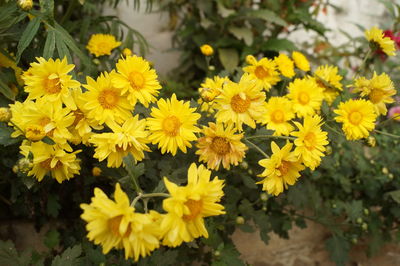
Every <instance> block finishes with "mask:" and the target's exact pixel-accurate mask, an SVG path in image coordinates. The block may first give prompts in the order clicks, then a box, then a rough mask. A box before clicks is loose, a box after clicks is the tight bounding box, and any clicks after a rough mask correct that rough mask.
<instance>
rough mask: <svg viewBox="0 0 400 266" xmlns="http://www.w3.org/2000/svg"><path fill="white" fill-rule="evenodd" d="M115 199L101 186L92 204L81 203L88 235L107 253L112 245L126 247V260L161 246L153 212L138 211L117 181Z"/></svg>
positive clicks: (95, 191)
mask: <svg viewBox="0 0 400 266" xmlns="http://www.w3.org/2000/svg"><path fill="white" fill-rule="evenodd" d="M114 199H115V200H111V199H109V198H108V197H107V195H106V194H104V192H103V191H102V190H101V189H99V188H95V189H94V197H92V199H91V202H90V204H81V206H80V207H81V209H82V210H83V213H82V215H81V218H82V219H83V220H84V221H85V222H87V225H86V230H87V231H88V234H87V237H88V239H89V240H90V241H93V242H94V243H95V244H96V245H101V246H102V248H103V253H104V254H107V253H108V252H109V251H110V250H111V249H112V248H115V249H122V248H123V249H124V250H125V259H128V258H133V259H134V260H135V261H138V259H139V256H142V257H145V256H147V255H149V254H150V252H151V251H153V250H154V249H156V248H158V247H159V245H160V243H159V240H158V238H159V229H158V228H157V226H156V224H155V223H154V222H153V219H152V214H142V213H136V212H135V209H134V207H131V206H130V202H129V198H128V196H127V195H126V194H125V192H124V191H122V189H121V187H120V185H119V184H118V183H117V184H116V186H115V192H114ZM151 213H152V212H151Z"/></svg>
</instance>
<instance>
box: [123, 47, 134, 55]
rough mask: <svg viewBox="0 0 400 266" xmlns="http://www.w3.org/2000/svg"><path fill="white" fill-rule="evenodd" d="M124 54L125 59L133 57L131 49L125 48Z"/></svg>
mask: <svg viewBox="0 0 400 266" xmlns="http://www.w3.org/2000/svg"><path fill="white" fill-rule="evenodd" d="M122 54H123V55H124V56H125V57H128V56H131V55H132V50H131V49H129V48H125V49H124V50H122Z"/></svg>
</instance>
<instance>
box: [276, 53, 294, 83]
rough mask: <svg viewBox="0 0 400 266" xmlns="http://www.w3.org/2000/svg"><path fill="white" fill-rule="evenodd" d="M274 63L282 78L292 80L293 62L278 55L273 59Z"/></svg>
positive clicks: (284, 56) (283, 55)
mask: <svg viewBox="0 0 400 266" xmlns="http://www.w3.org/2000/svg"><path fill="white" fill-rule="evenodd" d="M274 61H275V63H276V64H277V66H278V69H279V72H281V74H282V75H283V76H285V77H288V78H292V77H293V76H294V75H295V72H294V62H293V61H292V60H291V59H290V58H289V57H288V56H287V55H285V54H279V56H277V57H275V58H274Z"/></svg>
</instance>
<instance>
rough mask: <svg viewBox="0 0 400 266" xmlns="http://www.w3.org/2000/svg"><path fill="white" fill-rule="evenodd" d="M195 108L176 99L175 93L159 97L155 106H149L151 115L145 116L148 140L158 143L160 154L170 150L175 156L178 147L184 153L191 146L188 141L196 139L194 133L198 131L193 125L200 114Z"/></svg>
mask: <svg viewBox="0 0 400 266" xmlns="http://www.w3.org/2000/svg"><path fill="white" fill-rule="evenodd" d="M195 110H196V108H190V103H189V102H184V101H178V100H177V99H176V95H175V94H173V95H172V97H171V98H170V99H167V100H164V99H160V100H159V101H158V102H157V108H156V107H153V108H151V114H150V116H151V117H150V118H147V125H148V128H149V131H150V132H151V134H150V136H149V140H150V141H151V142H152V143H153V144H158V148H159V149H161V153H162V154H164V153H165V152H170V153H172V155H174V156H175V154H176V151H177V150H178V148H179V149H180V150H181V151H183V152H184V153H186V147H189V148H190V147H192V145H191V144H190V141H193V140H196V139H197V137H196V135H195V134H194V133H196V132H199V131H200V129H199V128H198V127H196V126H195V125H196V123H197V120H198V119H199V118H200V114H198V113H195V112H194V111H195Z"/></svg>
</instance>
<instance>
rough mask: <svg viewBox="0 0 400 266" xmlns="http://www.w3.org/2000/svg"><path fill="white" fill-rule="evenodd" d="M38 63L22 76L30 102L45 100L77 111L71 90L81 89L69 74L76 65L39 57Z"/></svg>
mask: <svg viewBox="0 0 400 266" xmlns="http://www.w3.org/2000/svg"><path fill="white" fill-rule="evenodd" d="M36 60H37V61H38V63H31V67H30V68H29V70H28V71H27V72H25V73H24V74H23V75H22V79H23V80H24V81H25V91H26V92H27V93H28V94H29V95H28V98H27V99H28V100H30V99H39V98H44V99H46V101H48V102H50V103H58V102H62V103H64V104H65V105H66V106H67V107H68V108H70V109H71V110H75V109H76V105H75V102H74V100H73V98H72V97H71V92H70V89H73V88H79V87H80V83H79V82H78V81H76V80H73V79H72V76H71V75H68V73H69V72H71V71H72V69H74V67H75V66H74V65H73V64H70V65H68V63H67V58H66V57H64V59H63V60H60V59H56V60H55V61H54V60H53V59H51V58H50V59H49V60H48V61H46V59H44V58H42V57H37V58H36Z"/></svg>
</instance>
